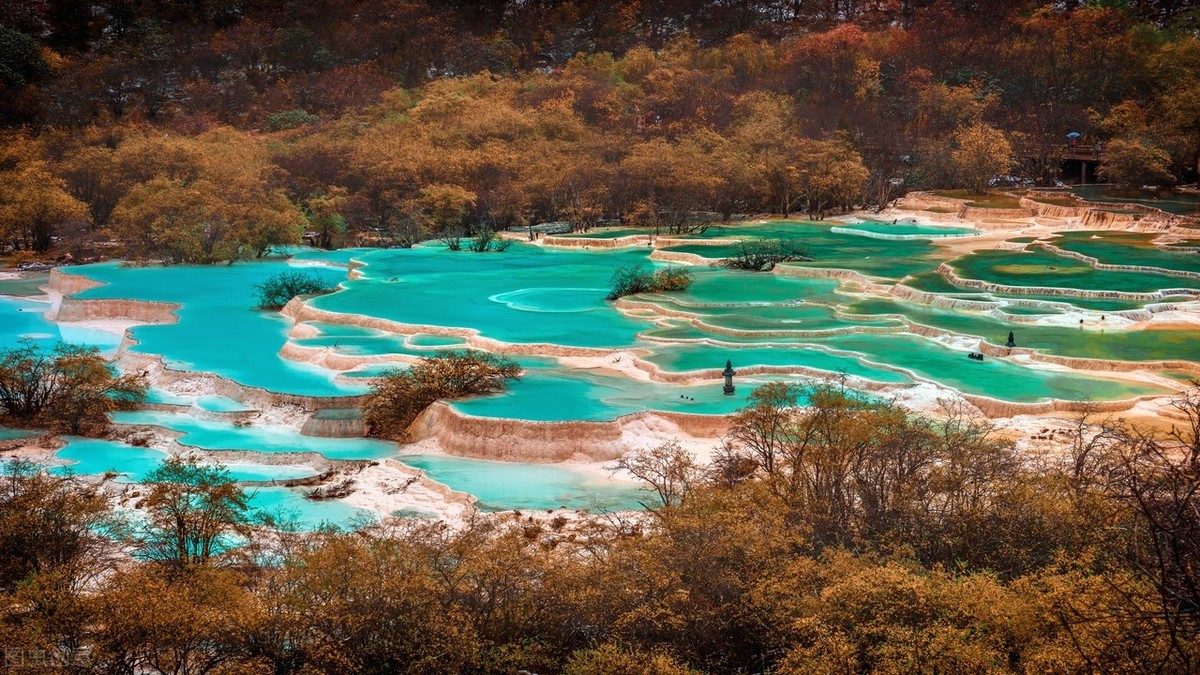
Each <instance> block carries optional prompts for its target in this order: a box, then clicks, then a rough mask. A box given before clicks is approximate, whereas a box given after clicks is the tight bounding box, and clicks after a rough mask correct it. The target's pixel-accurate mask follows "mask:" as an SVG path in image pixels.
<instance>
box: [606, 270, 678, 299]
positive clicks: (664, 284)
mask: <svg viewBox="0 0 1200 675" xmlns="http://www.w3.org/2000/svg"><path fill="white" fill-rule="evenodd" d="M609 284H610V288H609V291H608V296H607V297H608V299H609V300H610V301H611V300H616V299H617V298H623V297H625V296H626V295H637V294H638V293H664V292H667V291H684V290H687V289H688V287H689V286H691V285H692V273H691V272H689V271H688V270H687V268H686V267H683V266H681V265H671V266H669V267H664V268H663V269H660V270H658V271H657V272H652V271H650V270H648V269H646V267H645V265H628V266H626V267H622V268H620V269H618V270H617V271H616V272H613V275H612V280H611V281H610V282H609Z"/></svg>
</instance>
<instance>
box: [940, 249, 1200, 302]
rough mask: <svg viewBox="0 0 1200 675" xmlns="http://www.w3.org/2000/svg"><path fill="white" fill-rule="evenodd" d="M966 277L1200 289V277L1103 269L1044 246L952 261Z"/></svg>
mask: <svg viewBox="0 0 1200 675" xmlns="http://www.w3.org/2000/svg"><path fill="white" fill-rule="evenodd" d="M950 265H951V267H953V268H954V269H955V270H956V272H957V273H958V275H959V276H960V277H962V278H964V279H977V280H980V281H987V282H990V283H994V284H1001V285H1004V286H1029V287H1037V288H1068V289H1077V290H1089V291H1123V292H1128V293H1153V292H1155V291H1159V290H1162V289H1167V288H1190V289H1200V278H1196V277H1183V276H1172V275H1167V274H1159V273H1156V272H1141V271H1124V270H1121V271H1117V270H1102V269H1097V268H1095V267H1092V266H1091V265H1089V264H1087V263H1086V262H1084V261H1082V260H1076V259H1074V258H1068V257H1064V256H1060V255H1055V254H1054V253H1051V252H1050V251H1047V250H1045V249H1042V248H1037V247H1034V248H1031V249H1029V250H1026V251H1007V250H996V251H977V252H975V253H971V254H968V255H965V256H963V257H961V258H959V259H957V260H955V261H953V262H951V263H950Z"/></svg>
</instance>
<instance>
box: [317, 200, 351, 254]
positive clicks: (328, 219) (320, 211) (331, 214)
mask: <svg viewBox="0 0 1200 675" xmlns="http://www.w3.org/2000/svg"><path fill="white" fill-rule="evenodd" d="M347 199H348V197H347V191H346V189H345V188H342V187H337V186H332V187H330V188H329V189H328V190H326V191H325V192H323V193H321V194H317V195H313V196H312V197H310V198H309V200H308V203H307V208H308V226H309V227H310V228H312V230H313V231H314V232H316V233H317V241H316V244H317V246H319V247H320V248H324V249H335V248H341V247H342V246H344V245H345V243H346V219H345V217H343V216H342V211H343V210H344V209H345V208H346V201H347Z"/></svg>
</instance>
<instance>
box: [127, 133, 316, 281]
mask: <svg viewBox="0 0 1200 675" xmlns="http://www.w3.org/2000/svg"><path fill="white" fill-rule="evenodd" d="M166 143H167V144H168V147H169V149H171V150H172V151H173V152H174V153H175V156H176V160H175V161H176V164H175V168H174V170H168V171H166V172H165V173H158V174H156V175H154V176H153V177H151V178H150V179H149V180H147V181H145V182H143V183H140V184H138V185H137V186H135V187H133V188H132V189H131V190H130V191H129V193H128V194H127V195H125V197H124V198H122V200H121V202H120V203H119V204H118V206H117V207H116V209H115V210H114V212H113V221H114V225H115V231H116V233H117V235H118V237H119V238H120V239H121V240H122V241H123V242H125V244H126V245H127V247H128V248H129V249H130V252H131V253H132V254H133V255H135V256H137V257H139V258H143V259H146V258H160V259H163V260H165V261H167V262H177V263H184V262H186V263H214V262H233V261H236V260H242V259H246V258H254V257H261V256H263V255H265V254H266V253H267V252H268V251H270V250H271V248H272V247H273V246H276V245H281V244H295V243H299V241H300V236H301V234H302V233H303V231H304V226H305V224H306V219H305V217H304V214H303V213H302V212H301V211H300V209H299V208H297V207H296V205H295V204H293V203H292V202H291V200H290V199H289V198H288V197H287V195H286V194H285V193H284V191H283V190H282V189H280V188H278V187H276V186H274V185H273V184H272V180H271V174H272V170H271V168H270V165H269V163H268V158H267V155H266V152H265V148H264V147H263V146H262V145H261V144H260V143H257V142H253V141H251V140H250V139H247V138H244V137H241V136H240V135H239V134H237V133H236V132H233V131H230V130H216V131H212V132H209V133H208V134H207V135H205V136H203V137H200V138H197V139H189V140H188V141H187V142H185V143H183V144H181V145H176V146H173V145H171V143H172V142H171V141H170V139H168V140H167V142H166ZM157 161H158V162H159V163H161V162H162V161H163V160H162V159H159V160H157Z"/></svg>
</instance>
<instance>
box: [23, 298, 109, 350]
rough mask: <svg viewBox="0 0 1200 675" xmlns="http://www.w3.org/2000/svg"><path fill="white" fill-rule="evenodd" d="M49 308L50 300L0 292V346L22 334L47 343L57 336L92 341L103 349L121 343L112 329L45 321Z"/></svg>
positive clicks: (52, 341)
mask: <svg viewBox="0 0 1200 675" xmlns="http://www.w3.org/2000/svg"><path fill="white" fill-rule="evenodd" d="M49 309H50V304H49V303H47V302H43V301H41V300H33V299H29V298H18V297H12V296H5V295H0V349H6V348H10V347H15V346H16V345H17V344H18V343H19V342H20V341H21V340H22V339H23V338H27V339H31V340H34V341H35V342H37V343H39V344H42V345H47V346H52V345H54V343H56V342H58V341H60V340H63V341H66V342H73V343H76V344H84V345H92V346H95V347H97V348H98V349H100V351H102V352H105V353H112V352H113V351H114V350H116V348H117V346H118V345H119V344H121V336H120V335H118V334H116V333H111V332H107V331H102V330H95V329H91V328H81V327H78V326H71V325H69V324H57V323H54V322H53V321H48V320H46V316H45V314H46V312H47V311H48V310H49Z"/></svg>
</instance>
